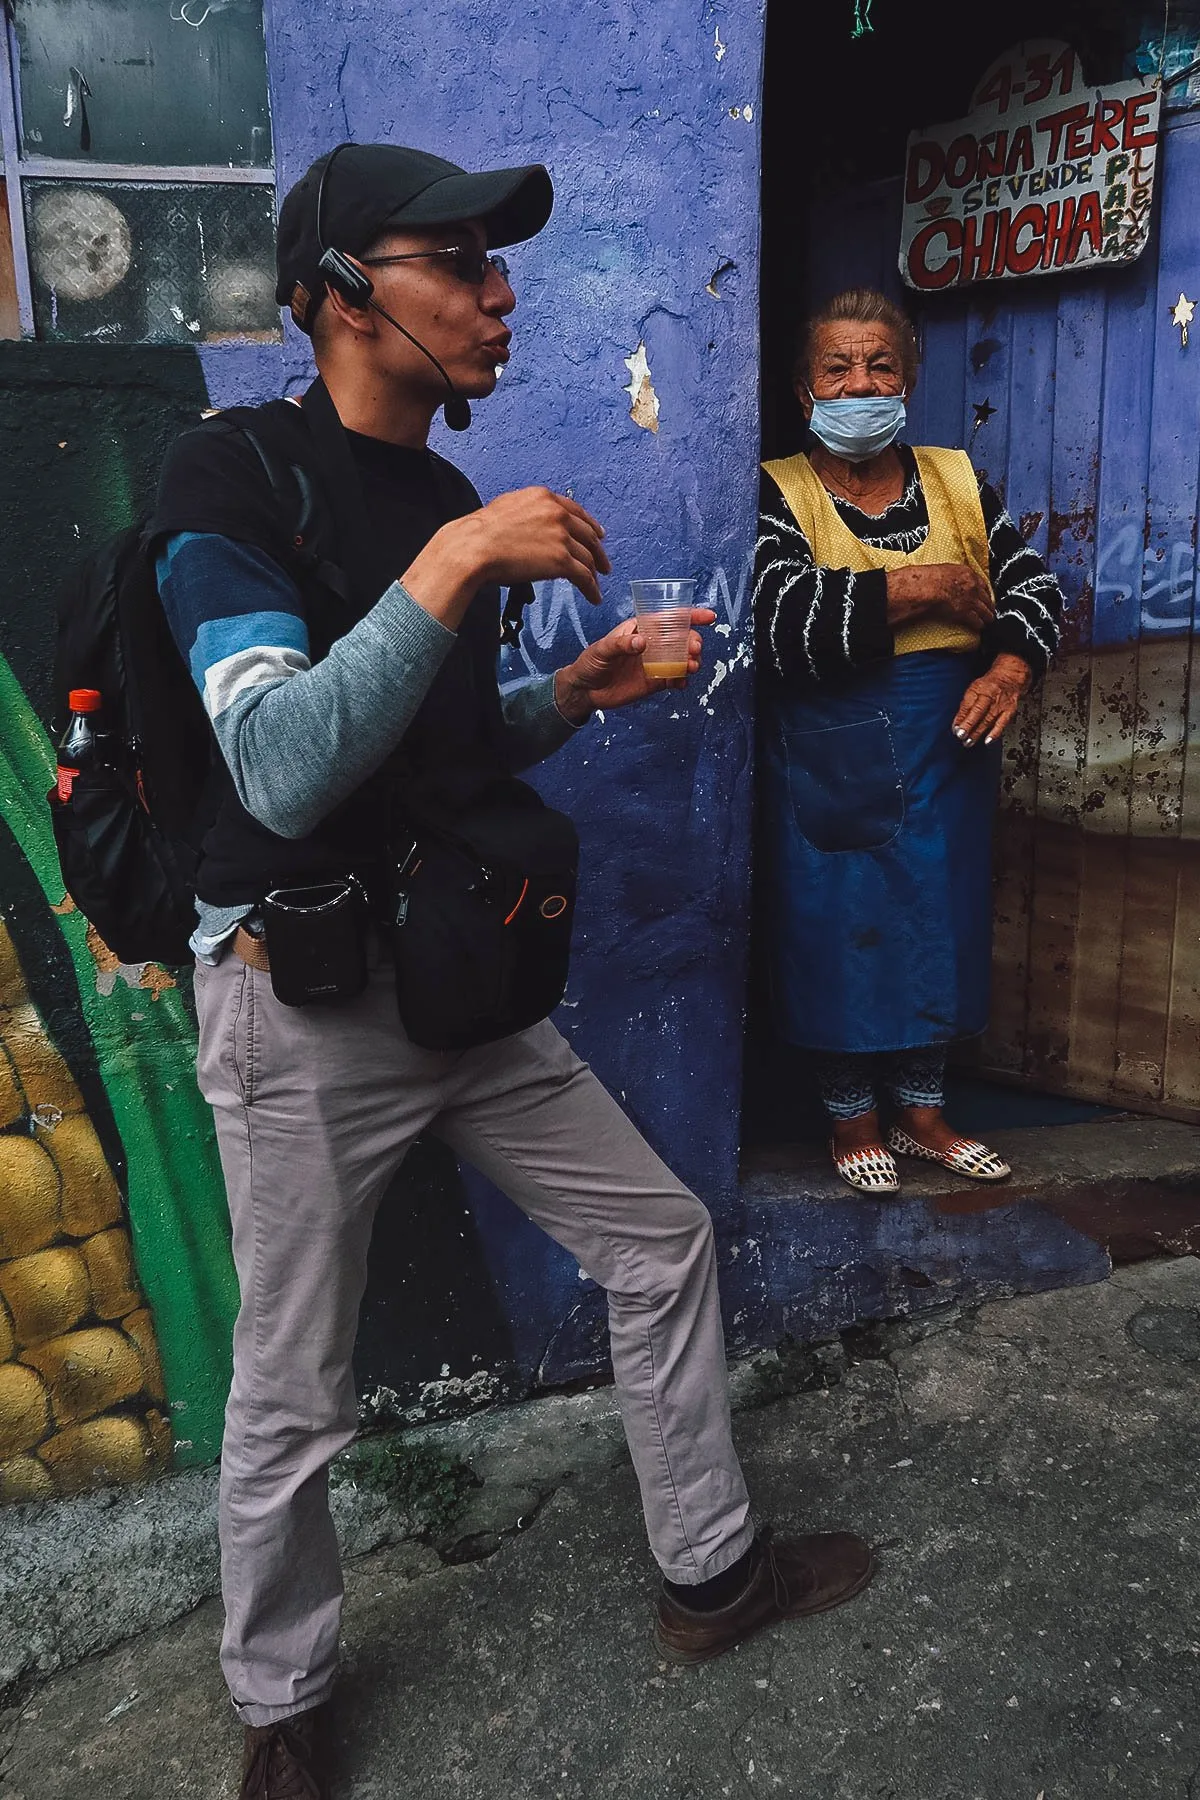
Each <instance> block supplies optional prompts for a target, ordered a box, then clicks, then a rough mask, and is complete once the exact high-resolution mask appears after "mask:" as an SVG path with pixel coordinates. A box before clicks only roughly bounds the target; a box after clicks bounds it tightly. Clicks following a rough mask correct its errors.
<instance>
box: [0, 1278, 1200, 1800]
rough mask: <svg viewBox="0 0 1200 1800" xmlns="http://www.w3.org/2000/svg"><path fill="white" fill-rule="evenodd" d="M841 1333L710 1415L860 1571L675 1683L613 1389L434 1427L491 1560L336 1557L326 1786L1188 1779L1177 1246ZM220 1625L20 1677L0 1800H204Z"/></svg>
mask: <svg viewBox="0 0 1200 1800" xmlns="http://www.w3.org/2000/svg"><path fill="white" fill-rule="evenodd" d="M848 1349H849V1352H850V1360H849V1363H848V1365H847V1366H844V1372H842V1374H841V1378H840V1379H839V1380H837V1381H836V1382H835V1385H833V1386H830V1387H828V1388H819V1389H816V1390H814V1391H810V1392H803V1393H796V1394H792V1395H790V1396H787V1397H784V1398H782V1399H774V1400H772V1401H771V1402H770V1403H769V1404H764V1405H757V1406H755V1405H751V1404H749V1402H750V1401H752V1400H753V1399H754V1398H755V1397H756V1396H757V1397H761V1394H762V1391H763V1386H764V1384H763V1383H762V1382H761V1380H757V1379H756V1378H755V1377H754V1376H753V1374H752V1373H751V1372H749V1371H747V1370H746V1369H745V1367H744V1366H743V1368H742V1369H741V1370H740V1371H739V1373H738V1375H737V1379H736V1391H737V1392H738V1393H739V1394H740V1396H741V1399H742V1409H741V1410H740V1411H739V1414H738V1417H737V1419H736V1422H735V1424H736V1432H737V1437H738V1442H739V1445H740V1447H741V1450H742V1453H743V1456H744V1460H745V1464H746V1468H747V1472H748V1475H749V1477H750V1482H751V1488H752V1491H753V1493H754V1495H755V1499H756V1503H757V1506H758V1508H759V1510H760V1512H761V1513H762V1515H763V1516H764V1517H769V1518H771V1519H773V1520H775V1521H777V1522H778V1523H779V1525H780V1526H781V1527H783V1526H786V1524H787V1523H793V1524H796V1525H802V1526H804V1527H805V1528H812V1527H814V1526H820V1525H829V1526H833V1525H849V1526H852V1527H854V1528H857V1529H859V1530H862V1531H864V1532H866V1533H867V1534H868V1535H870V1536H871V1537H872V1538H873V1539H874V1541H875V1542H876V1543H877V1544H878V1545H879V1546H880V1548H881V1562H882V1567H881V1571H880V1574H879V1576H878V1578H877V1580H876V1582H875V1584H874V1586H873V1587H872V1588H871V1589H870V1590H869V1591H868V1592H867V1593H866V1594H865V1595H864V1596H862V1597H861V1598H860V1599H859V1600H857V1601H855V1602H854V1603H853V1604H851V1605H850V1606H848V1607H846V1608H843V1609H841V1610H839V1611H837V1612H834V1613H831V1614H828V1615H825V1616H823V1617H821V1618H818V1619H814V1620H810V1621H807V1622H802V1623H797V1624H792V1625H786V1626H782V1627H779V1628H777V1629H776V1630H774V1631H772V1632H769V1633H765V1634H763V1635H762V1636H760V1637H758V1638H756V1639H754V1640H752V1641H751V1642H750V1643H748V1644H747V1645H745V1646H743V1647H742V1648H741V1649H740V1650H738V1651H736V1652H734V1653H732V1654H730V1655H728V1656H726V1657H724V1658H721V1659H720V1660H718V1661H717V1662H714V1663H711V1664H708V1665H706V1666H703V1667H700V1668H697V1669H676V1668H673V1667H669V1666H667V1665H665V1664H663V1663H661V1662H660V1661H659V1660H658V1659H657V1658H656V1656H655V1654H654V1651H653V1648H652V1645H651V1642H650V1637H649V1619H650V1609H651V1605H652V1601H653V1596H654V1587H655V1582H654V1573H653V1569H652V1567H651V1564H650V1560H649V1557H648V1554H647V1552H646V1550H645V1547H644V1539H643V1536H642V1531H641V1524H640V1516H639V1512H638V1506H637V1495H636V1490H635V1487H634V1483H633V1478H632V1473H631V1471H630V1469H629V1466H628V1463H627V1462H626V1461H625V1459H624V1456H623V1453H622V1450H621V1445H620V1438H619V1431H618V1427H617V1422H616V1419H615V1415H614V1411H613V1406H612V1396H611V1393H609V1392H607V1391H600V1392H596V1393H591V1394H582V1395H575V1396H556V1397H552V1398H550V1399H547V1400H543V1401H540V1402H534V1403H531V1404H530V1405H528V1406H525V1407H520V1408H514V1409H508V1410H507V1411H501V1412H498V1413H495V1414H490V1415H482V1416H480V1417H478V1418H476V1419H472V1420H469V1421H467V1422H465V1424H463V1425H459V1426H453V1427H446V1428H443V1429H442V1431H441V1434H440V1441H442V1442H443V1443H444V1444H446V1445H447V1446H449V1445H450V1444H453V1445H454V1446H455V1447H456V1449H457V1450H458V1453H459V1454H462V1455H465V1456H466V1458H467V1460H468V1461H469V1462H471V1463H472V1465H473V1467H475V1469H476V1470H477V1472H478V1473H479V1474H480V1476H481V1477H482V1482H483V1485H482V1487H481V1488H479V1489H478V1490H476V1492H475V1493H474V1494H473V1496H472V1497H471V1500H470V1504H469V1508H468V1514H467V1516H466V1518H465V1519H464V1520H463V1521H460V1527H459V1529H460V1531H461V1532H463V1533H464V1534H465V1535H466V1536H468V1537H469V1538H470V1539H471V1543H472V1547H473V1549H474V1551H475V1553H476V1554H478V1552H479V1550H480V1549H490V1550H491V1552H492V1553H491V1554H489V1555H486V1556H484V1557H482V1559H480V1560H474V1561H466V1562H454V1561H450V1562H447V1561H445V1560H443V1558H442V1557H440V1556H439V1555H438V1554H437V1552H436V1551H435V1550H434V1549H433V1548H432V1547H430V1546H429V1545H428V1544H424V1543H416V1542H402V1543H399V1544H395V1545H391V1546H389V1547H385V1548H382V1549H378V1550H374V1551H372V1552H371V1553H370V1554H367V1555H364V1556H361V1557H359V1558H357V1559H355V1560H354V1561H353V1562H352V1563H351V1564H350V1565H349V1567H348V1573H347V1608H346V1621H345V1673H344V1678H343V1682H342V1687H341V1690H340V1696H339V1700H338V1727H339V1732H340V1737H341V1751H340V1756H341V1772H340V1777H339V1785H338V1786H337V1788H336V1789H335V1792H336V1794H337V1795H338V1797H339V1800H434V1797H435V1796H436V1797H437V1800H445V1797H447V1796H453V1797H456V1800H457V1797H461V1800H584V1796H587V1797H588V1800H592V1797H593V1796H596V1795H600V1796H605V1797H607V1796H610V1795H612V1796H616V1795H620V1796H622V1800H724V1797H725V1796H731V1797H733V1800H744V1797H746V1796H751V1795H755V1796H762V1795H778V1796H781V1800H1101V1796H1104V1797H1105V1800H1108V1797H1109V1796H1112V1795H1120V1796H1122V1797H1123V1800H1149V1797H1150V1796H1163V1797H1164V1800H1197V1796H1198V1794H1200V1711H1198V1709H1197V1706H1196V1690H1197V1685H1198V1682H1200V1623H1198V1622H1197V1620H1198V1604H1197V1603H1198V1602H1200V1556H1198V1554H1197V1552H1198V1550H1200V1519H1198V1515H1197V1504H1196V1472H1195V1471H1196V1458H1195V1441H1196V1425H1197V1412H1198V1406H1200V1261H1197V1260H1196V1259H1194V1258H1181V1259H1179V1260H1177V1261H1163V1262H1157V1263H1144V1264H1139V1265H1136V1266H1134V1267H1129V1268H1125V1269H1120V1270H1118V1271H1117V1273H1116V1274H1115V1275H1114V1276H1113V1278H1112V1280H1111V1281H1108V1282H1105V1283H1103V1284H1101V1285H1099V1286H1094V1287H1087V1288H1077V1289H1070V1290H1067V1291H1062V1292H1058V1293H1050V1294H1038V1295H1033V1296H1026V1297H1021V1298H1018V1299H1013V1300H1004V1301H997V1302H993V1303H990V1304H988V1305H985V1306H983V1307H980V1308H978V1309H977V1310H975V1311H973V1312H970V1313H966V1314H962V1315H959V1314H958V1313H957V1312H956V1310H955V1309H953V1308H948V1309H939V1310H937V1311H936V1312H934V1313H931V1314H930V1315H929V1316H928V1317H927V1318H924V1319H921V1318H917V1319H913V1320H911V1321H901V1322H897V1323H896V1324H893V1325H890V1326H887V1327H884V1328H882V1329H878V1328H875V1329H872V1330H871V1331H869V1332H866V1333H860V1334H851V1336H850V1338H849V1340H848ZM826 1366H827V1367H828V1368H830V1369H832V1370H833V1372H834V1373H835V1374H836V1373H837V1371H838V1368H839V1367H840V1366H841V1364H840V1362H839V1358H838V1357H836V1356H834V1357H831V1358H828V1359H827V1361H826ZM422 1436H423V1437H425V1438H426V1439H427V1440H429V1439H432V1440H434V1441H439V1434H438V1433H436V1432H435V1433H423V1434H422ZM518 1519H520V1520H521V1522H522V1526H523V1527H524V1528H523V1529H520V1530H516V1529H515V1525H516V1522H517V1520H518ZM126 1577H127V1579H130V1580H136V1579H137V1571H136V1569H132V1570H128V1571H126ZM219 1629H220V1612H219V1607H218V1606H217V1604H216V1603H215V1602H213V1601H206V1602H204V1603H203V1604H201V1605H200V1606H198V1607H196V1608H195V1609H194V1610H193V1611H191V1612H189V1613H188V1614H187V1615H186V1616H185V1617H183V1618H181V1619H179V1620H177V1621H176V1622H174V1623H172V1624H170V1625H167V1626H165V1627H162V1628H160V1629H157V1630H154V1631H150V1632H146V1633H144V1634H142V1635H140V1636H137V1637H134V1638H131V1639H129V1640H128V1641H127V1642H125V1643H124V1644H121V1645H120V1646H118V1647H117V1648H115V1649H113V1650H110V1651H108V1652H106V1653H104V1654H102V1655H98V1656H94V1657H91V1658H89V1659H87V1660H85V1661H82V1662H80V1663H78V1664H76V1666H75V1667H73V1668H70V1669H66V1670H64V1671H62V1672H60V1673H57V1674H54V1675H51V1676H49V1677H48V1678H45V1679H41V1680H37V1681H34V1682H32V1683H27V1684H26V1685H25V1686H24V1687H23V1688H21V1689H20V1690H19V1691H18V1693H17V1695H16V1697H15V1698H14V1699H13V1701H12V1703H11V1704H10V1706H9V1708H8V1710H7V1711H5V1712H2V1713H0V1794H3V1796H4V1800H50V1797H51V1796H53V1800H118V1797H119V1800H163V1796H164V1795H166V1794H170V1795H172V1796H177V1797H178V1800H224V1797H225V1796H232V1794H233V1793H234V1792H235V1785H234V1779H233V1776H234V1766H235V1761H236V1756H237V1751H238V1740H237V1732H236V1729H235V1721H234V1720H233V1718H232V1715H231V1713H230V1711H229V1708H228V1704H227V1702H226V1700H225V1698H224V1694H223V1689H222V1685H221V1681H220V1678H219V1675H218V1673H217V1669H216V1660H215V1659H216V1647H217V1641H218V1636H219Z"/></svg>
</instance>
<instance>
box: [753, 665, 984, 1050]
mask: <svg viewBox="0 0 1200 1800" xmlns="http://www.w3.org/2000/svg"><path fill="white" fill-rule="evenodd" d="M980 667H981V664H980V659H979V658H978V657H976V656H973V655H955V654H953V653H951V652H949V651H943V650H923V651H917V652H914V653H913V654H911V655H908V656H897V657H893V658H892V659H891V661H890V662H887V663H881V664H880V665H879V667H878V668H877V669H871V670H868V671H866V672H864V673H860V674H858V675H856V676H855V677H854V679H853V681H852V682H851V683H848V684H847V685H846V686H844V687H840V688H837V689H830V690H828V691H826V692H820V691H818V692H816V693H814V694H811V695H805V696H803V697H799V698H783V699H781V700H779V701H776V702H775V703H774V705H773V707H772V709H771V712H770V714H769V715H768V718H767V723H766V743H765V769H764V799H765V804H766V825H767V830H766V834H765V841H764V848H763V856H764V858H765V861H766V868H765V871H764V885H765V887H766V890H767V895H768V907H769V911H768V933H769V953H770V954H769V966H770V976H771V989H772V998H773V1004H774V1010H775V1016H776V1022H777V1025H778V1028H779V1031H780V1034H781V1035H782V1036H783V1037H784V1038H785V1039H786V1040H787V1041H789V1042H790V1043H793V1044H798V1045H801V1046H803V1047H804V1048H807V1049H811V1050H829V1051H843V1052H870V1051H885V1050H906V1049H916V1048H919V1047H922V1046H925V1045H929V1044H944V1043H949V1042H950V1041H951V1040H952V1039H954V1038H960V1037H970V1036H974V1035H975V1034H977V1033H979V1032H981V1031H982V1030H983V1029H984V1027H985V1025H986V1024H987V1016H988V1006H989V998H990V968H991V938H992V880H991V877H992V823H993V819H994V815H995V808H996V796H997V790H998V782H999V771H1000V745H999V744H994V745H992V746H990V747H988V748H984V747H983V746H982V745H976V746H975V747H974V748H973V749H966V748H964V746H963V745H961V744H960V743H959V741H958V739H957V738H956V737H955V736H954V734H953V731H952V729H951V727H952V724H953V720H954V715H955V713H956V712H957V710H958V708H959V705H960V704H961V701H962V697H963V694H964V692H965V691H966V688H967V686H968V684H969V683H970V682H971V681H972V680H974V678H975V677H976V675H977V674H978V673H979V671H980Z"/></svg>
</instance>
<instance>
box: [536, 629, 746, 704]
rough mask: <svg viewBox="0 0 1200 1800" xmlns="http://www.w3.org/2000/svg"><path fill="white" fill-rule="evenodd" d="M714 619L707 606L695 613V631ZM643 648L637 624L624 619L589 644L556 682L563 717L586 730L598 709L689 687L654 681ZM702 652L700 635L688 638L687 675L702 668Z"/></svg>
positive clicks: (556, 694)
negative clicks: (644, 663) (586, 723)
mask: <svg viewBox="0 0 1200 1800" xmlns="http://www.w3.org/2000/svg"><path fill="white" fill-rule="evenodd" d="M716 616H717V615H716V613H715V612H712V611H710V609H709V608H708V607H707V606H694V607H693V608H692V624H693V626H699V625H711V624H712V623H713V621H714V619H715V618H716ZM645 648H646V640H645V638H644V637H643V636H642V634H641V632H640V631H639V630H638V622H637V620H636V619H626V621H625V623H624V624H623V625H618V626H617V627H616V629H615V630H614V631H610V632H609V633H608V634H607V636H605V637H602V638H598V639H597V640H596V642H595V643H594V644H589V645H588V647H587V649H586V650H585V651H583V653H582V654H581V655H580V656H579V657H577V658H576V660H575V661H574V662H573V663H572V664H571V665H570V667H569V668H566V669H560V670H559V671H558V673H557V675H556V676H555V677H554V700H555V704H556V705H557V707H558V710H559V712H560V713H562V715H563V717H564V718H565V719H569V720H570V721H571V723H572V724H573V725H582V723H583V721H584V720H585V719H586V718H587V717H588V716H589V714H591V713H593V712H595V710H596V708H597V707H600V708H602V709H609V708H612V707H614V706H629V705H631V704H632V702H633V701H635V700H644V699H645V698H646V696H647V695H648V694H657V693H658V692H659V691H660V689H662V688H681V687H686V685H687V680H686V677H681V678H680V679H679V680H678V681H651V680H650V679H649V678H648V677H647V675H646V673H645V670H644V667H643V664H642V651H643V650H644V649H645ZM703 650H704V645H703V642H702V640H701V637H700V633H699V631H696V630H694V631H693V632H692V634H691V636H690V637H689V639H688V674H689V675H694V674H695V673H696V671H697V670H698V669H699V667H700V658H701V655H702V654H703Z"/></svg>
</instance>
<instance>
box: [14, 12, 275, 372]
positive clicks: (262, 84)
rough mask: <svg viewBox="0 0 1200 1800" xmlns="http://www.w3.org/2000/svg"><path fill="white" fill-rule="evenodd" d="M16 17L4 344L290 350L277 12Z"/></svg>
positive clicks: (36, 14)
mask: <svg viewBox="0 0 1200 1800" xmlns="http://www.w3.org/2000/svg"><path fill="white" fill-rule="evenodd" d="M0 8H2V23H3V27H4V28H3V31H0V337H10V338H12V337H37V338H40V339H43V340H48V341H51V342H53V341H60V342H70V343H81V342H100V343H123V344H130V343H213V342H219V341H223V340H228V339H237V338H242V339H247V338H248V339H254V340H258V341H264V340H265V341H277V340H278V338H279V335H280V330H279V313H278V310H277V308H276V306H275V299H274V285H275V275H274V260H275V259H274V241H275V191H274V173H273V168H272V153H271V121H270V110H269V105H268V98H267V71H266V53H265V46H264V41H263V0H105V3H104V4H103V5H97V4H96V0H0Z"/></svg>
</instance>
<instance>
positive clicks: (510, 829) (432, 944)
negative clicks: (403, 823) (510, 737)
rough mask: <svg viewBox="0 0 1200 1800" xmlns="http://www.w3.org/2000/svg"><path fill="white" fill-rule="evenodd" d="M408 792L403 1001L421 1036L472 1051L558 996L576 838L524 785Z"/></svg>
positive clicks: (405, 1018) (425, 1044)
mask: <svg viewBox="0 0 1200 1800" xmlns="http://www.w3.org/2000/svg"><path fill="white" fill-rule="evenodd" d="M422 798H423V801H424V803H423V804H418V803H415V802H416V795H415V793H414V791H413V790H412V789H410V790H409V799H410V802H413V804H410V809H409V815H408V816H409V820H410V827H411V830H412V837H411V839H410V844H409V847H408V848H407V852H406V853H404V854H403V855H402V860H401V862H400V866H399V868H398V870H397V880H396V894H395V900H394V904H395V913H394V919H395V929H394V932H393V943H394V946H395V959H396V998H397V1001H398V1003H399V1007H400V1019H401V1022H402V1024H403V1025H404V1029H405V1030H406V1031H407V1033H408V1035H409V1037H410V1038H411V1039H412V1041H413V1043H414V1044H419V1045H421V1046H422V1048H424V1049H427V1050H467V1049H471V1048H472V1047H473V1046H475V1045H477V1044H487V1043H492V1042H494V1041H495V1040H496V1039H498V1038H504V1037H511V1036H512V1035H513V1034H514V1033H515V1032H518V1031H524V1030H526V1029H527V1028H528V1027H529V1026H531V1025H536V1024H537V1023H538V1022H539V1020H541V1019H544V1018H546V1017H547V1016H548V1015H549V1014H550V1013H551V1012H552V1011H553V1010H554V1008H555V1007H556V1006H557V1005H558V1003H559V1001H560V1000H561V999H562V997H563V993H564V990H565V988H566V984H567V971H568V967H569V963H570V954H571V924H572V920H573V917H574V912H575V884H576V876H577V867H578V859H579V840H578V838H577V837H576V835H575V830H574V827H573V826H572V824H571V821H570V820H569V819H568V818H566V817H565V815H564V814H562V813H560V812H555V811H554V810H553V809H552V808H551V807H548V806H546V805H545V803H544V802H543V801H542V800H541V798H540V797H539V796H538V795H537V794H536V793H535V792H534V791H533V789H532V788H530V787H527V786H526V785H525V783H524V782H521V781H517V780H515V779H513V778H512V777H498V778H495V779H492V780H485V781H482V782H479V783H476V784H470V783H467V784H464V786H463V787H462V788H461V789H460V790H459V791H458V792H457V793H453V792H452V791H449V784H446V785H445V786H444V787H443V790H442V792H441V793H440V794H439V796H438V803H437V804H436V805H434V804H430V803H429V800H428V797H427V796H423V797H422Z"/></svg>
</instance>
